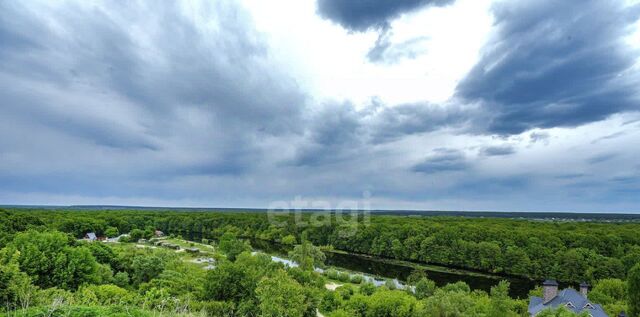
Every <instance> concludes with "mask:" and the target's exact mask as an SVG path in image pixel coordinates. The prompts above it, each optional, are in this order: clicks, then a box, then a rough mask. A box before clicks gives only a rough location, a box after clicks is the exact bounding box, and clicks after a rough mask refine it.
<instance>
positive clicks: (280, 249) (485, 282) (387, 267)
mask: <svg viewBox="0 0 640 317" xmlns="http://www.w3.org/2000/svg"><path fill="white" fill-rule="evenodd" d="M183 236H184V237H185V238H187V239H188V240H193V241H200V240H201V239H202V238H201V236H198V235H194V234H184V233H183ZM251 245H252V246H253V247H254V248H255V249H256V250H258V251H262V252H265V253H268V254H272V255H277V256H278V259H276V260H278V261H280V262H286V261H288V260H286V257H287V254H288V251H290V250H291V249H292V247H290V246H286V245H281V244H278V243H273V242H269V241H264V240H252V241H251ZM326 255H327V260H326V262H325V264H327V265H328V266H333V267H336V268H338V269H340V268H342V269H345V270H349V271H352V272H356V273H363V274H365V275H370V276H372V277H373V278H374V279H371V281H373V282H375V283H376V284H382V283H384V279H393V280H395V281H396V283H402V282H404V281H406V279H407V277H408V276H409V275H410V274H411V273H412V272H413V271H414V270H415V268H413V267H411V266H410V265H403V264H398V263H390V262H388V261H385V260H384V259H379V258H375V257H368V256H362V255H357V254H342V253H332V252H326ZM425 272H426V273H427V276H428V277H429V279H431V280H433V281H434V282H435V283H436V285H438V286H444V285H446V284H449V283H455V282H458V281H462V282H465V283H467V285H469V287H471V289H474V290H475V289H479V290H483V291H486V292H489V291H490V290H491V287H492V286H494V285H496V284H498V283H499V282H500V281H501V280H507V281H509V283H510V284H511V287H510V289H509V293H510V295H511V296H512V297H517V298H527V295H528V293H529V291H530V290H532V289H533V288H535V287H536V286H537V285H538V284H539V283H538V282H536V281H532V280H529V279H523V278H517V277H505V276H499V275H489V276H478V275H474V274H473V273H472V272H469V273H468V274H465V273H464V271H459V272H440V271H434V270H429V269H425Z"/></svg>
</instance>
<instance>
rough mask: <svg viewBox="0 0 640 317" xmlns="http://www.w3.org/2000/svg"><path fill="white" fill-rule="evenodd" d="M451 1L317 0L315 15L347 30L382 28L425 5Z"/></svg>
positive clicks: (360, 30)
mask: <svg viewBox="0 0 640 317" xmlns="http://www.w3.org/2000/svg"><path fill="white" fill-rule="evenodd" d="M452 2H453V0H318V2H317V4H318V13H319V14H320V15H321V16H322V17H323V18H325V19H330V20H331V21H333V22H335V23H338V24H340V25H341V26H342V27H343V28H345V29H348V30H350V31H357V32H362V31H366V30H369V29H384V28H387V27H388V26H389V23H390V21H391V20H393V19H394V18H397V17H398V16H400V15H401V14H403V13H407V12H411V11H414V10H417V9H420V8H423V7H426V6H443V5H447V4H450V3H452Z"/></svg>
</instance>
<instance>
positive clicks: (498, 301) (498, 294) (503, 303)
mask: <svg viewBox="0 0 640 317" xmlns="http://www.w3.org/2000/svg"><path fill="white" fill-rule="evenodd" d="M511 306H512V302H511V298H509V282H507V281H500V283H498V285H496V286H494V287H492V288H491V310H490V312H489V316H495V317H506V316H517V314H516V313H515V312H513V311H511Z"/></svg>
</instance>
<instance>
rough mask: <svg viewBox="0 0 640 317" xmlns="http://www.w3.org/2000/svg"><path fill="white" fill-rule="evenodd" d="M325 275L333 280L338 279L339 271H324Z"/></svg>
mask: <svg viewBox="0 0 640 317" xmlns="http://www.w3.org/2000/svg"><path fill="white" fill-rule="evenodd" d="M324 275H326V276H327V277H328V278H330V279H332V280H337V279H338V271H336V270H335V269H328V270H326V271H324Z"/></svg>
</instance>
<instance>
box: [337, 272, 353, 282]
mask: <svg viewBox="0 0 640 317" xmlns="http://www.w3.org/2000/svg"><path fill="white" fill-rule="evenodd" d="M350 277H351V276H350V275H349V273H346V272H339V273H338V281H340V282H345V283H347V282H349V279H350Z"/></svg>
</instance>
